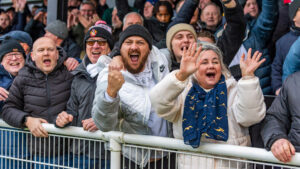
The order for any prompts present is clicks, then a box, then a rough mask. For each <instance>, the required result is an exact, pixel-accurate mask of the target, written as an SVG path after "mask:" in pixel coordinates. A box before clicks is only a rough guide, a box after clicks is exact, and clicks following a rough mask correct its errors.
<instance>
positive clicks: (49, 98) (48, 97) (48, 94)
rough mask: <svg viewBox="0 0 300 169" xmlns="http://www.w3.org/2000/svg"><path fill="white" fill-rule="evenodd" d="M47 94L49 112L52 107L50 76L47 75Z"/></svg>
mask: <svg viewBox="0 0 300 169" xmlns="http://www.w3.org/2000/svg"><path fill="white" fill-rule="evenodd" d="M46 93H47V100H48V110H49V107H50V106H51V96H50V89H49V84H48V75H46Z"/></svg>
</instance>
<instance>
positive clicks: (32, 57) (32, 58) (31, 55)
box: [30, 52, 35, 61]
mask: <svg viewBox="0 0 300 169" xmlns="http://www.w3.org/2000/svg"><path fill="white" fill-rule="evenodd" d="M32 53H33V52H30V57H31V60H32V61H35V60H34V56H33V54H32Z"/></svg>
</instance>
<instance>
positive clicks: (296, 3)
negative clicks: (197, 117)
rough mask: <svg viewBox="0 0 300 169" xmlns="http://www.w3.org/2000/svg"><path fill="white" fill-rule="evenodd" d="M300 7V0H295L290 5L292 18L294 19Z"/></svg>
mask: <svg viewBox="0 0 300 169" xmlns="http://www.w3.org/2000/svg"><path fill="white" fill-rule="evenodd" d="M299 8H300V1H299V0H294V1H293V2H292V3H291V4H290V6H289V16H290V20H291V21H292V20H293V19H294V17H295V15H296V12H297V11H298V9H299Z"/></svg>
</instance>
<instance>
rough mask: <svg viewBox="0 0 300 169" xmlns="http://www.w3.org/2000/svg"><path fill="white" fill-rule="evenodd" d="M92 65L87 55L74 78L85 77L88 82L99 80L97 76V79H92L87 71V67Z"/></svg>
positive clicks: (74, 72) (76, 70) (75, 71)
mask: <svg viewBox="0 0 300 169" xmlns="http://www.w3.org/2000/svg"><path fill="white" fill-rule="evenodd" d="M90 63H91V61H90V59H89V58H88V57H87V55H85V56H84V58H83V60H82V62H81V63H80V65H79V66H78V67H77V68H76V69H75V70H74V71H73V72H72V74H73V75H74V76H83V77H84V78H86V79H88V80H93V79H97V76H96V77H95V78H91V77H90V75H89V73H88V72H87V70H86V67H87V66H88V65H89V64H90Z"/></svg>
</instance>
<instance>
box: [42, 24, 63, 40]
mask: <svg viewBox="0 0 300 169" xmlns="http://www.w3.org/2000/svg"><path fill="white" fill-rule="evenodd" d="M45 30H46V31H48V32H50V33H52V34H53V35H55V36H57V37H59V38H61V39H66V38H67V37H68V28H67V24H66V23H65V22H63V21H61V20H55V21H53V22H51V23H50V24H48V25H47V26H46V28H45Z"/></svg>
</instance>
